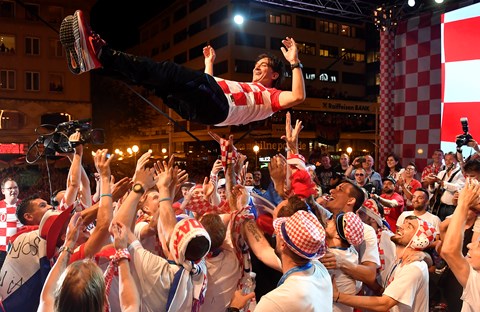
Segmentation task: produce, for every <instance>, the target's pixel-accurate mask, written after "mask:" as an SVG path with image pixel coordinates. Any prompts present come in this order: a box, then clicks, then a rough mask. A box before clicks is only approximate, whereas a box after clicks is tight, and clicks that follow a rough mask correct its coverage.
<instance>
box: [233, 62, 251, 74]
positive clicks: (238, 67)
mask: <svg viewBox="0 0 480 312" xmlns="http://www.w3.org/2000/svg"><path fill="white" fill-rule="evenodd" d="M254 67H255V62H254V61H244V60H235V72H236V73H242V74H251V73H252V71H253V68H254Z"/></svg>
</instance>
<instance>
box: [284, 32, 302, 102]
mask: <svg viewBox="0 0 480 312" xmlns="http://www.w3.org/2000/svg"><path fill="white" fill-rule="evenodd" d="M282 43H283V45H284V46H285V47H281V48H280V49H281V50H282V53H283V56H284V57H285V59H286V60H287V62H288V63H289V64H290V65H294V64H297V63H300V60H299V59H298V49H297V45H296V43H295V40H293V38H289V37H286V38H285V39H284V40H282ZM305 97H306V92H305V81H304V80H303V71H302V69H301V68H300V67H296V68H294V69H292V91H284V92H282V93H280V98H279V100H280V107H281V109H286V108H289V107H293V106H295V105H298V104H300V103H302V102H303V101H305Z"/></svg>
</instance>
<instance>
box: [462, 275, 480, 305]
mask: <svg viewBox="0 0 480 312" xmlns="http://www.w3.org/2000/svg"><path fill="white" fill-rule="evenodd" d="M461 299H462V300H463V306H462V312H475V311H478V309H479V308H480V274H479V273H478V272H477V271H475V270H474V269H473V267H472V266H470V274H469V275H468V280H467V285H465V288H464V289H463V293H462V298H461ZM475 307H476V308H475Z"/></svg>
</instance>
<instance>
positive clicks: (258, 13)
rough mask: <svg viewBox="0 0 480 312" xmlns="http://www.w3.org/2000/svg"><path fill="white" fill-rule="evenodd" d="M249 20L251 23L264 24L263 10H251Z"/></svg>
mask: <svg viewBox="0 0 480 312" xmlns="http://www.w3.org/2000/svg"><path fill="white" fill-rule="evenodd" d="M250 19H251V20H252V21H256V22H262V23H265V10H264V9H261V8H251V9H250Z"/></svg>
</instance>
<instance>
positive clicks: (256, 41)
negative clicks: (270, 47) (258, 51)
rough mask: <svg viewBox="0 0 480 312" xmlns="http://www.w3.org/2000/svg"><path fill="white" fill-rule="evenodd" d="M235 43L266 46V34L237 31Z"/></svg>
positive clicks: (257, 46) (258, 46)
mask: <svg viewBox="0 0 480 312" xmlns="http://www.w3.org/2000/svg"><path fill="white" fill-rule="evenodd" d="M235 44H236V45H241V46H248V47H255V48H265V36H259V35H252V34H247V33H239V32H236V33H235Z"/></svg>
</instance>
